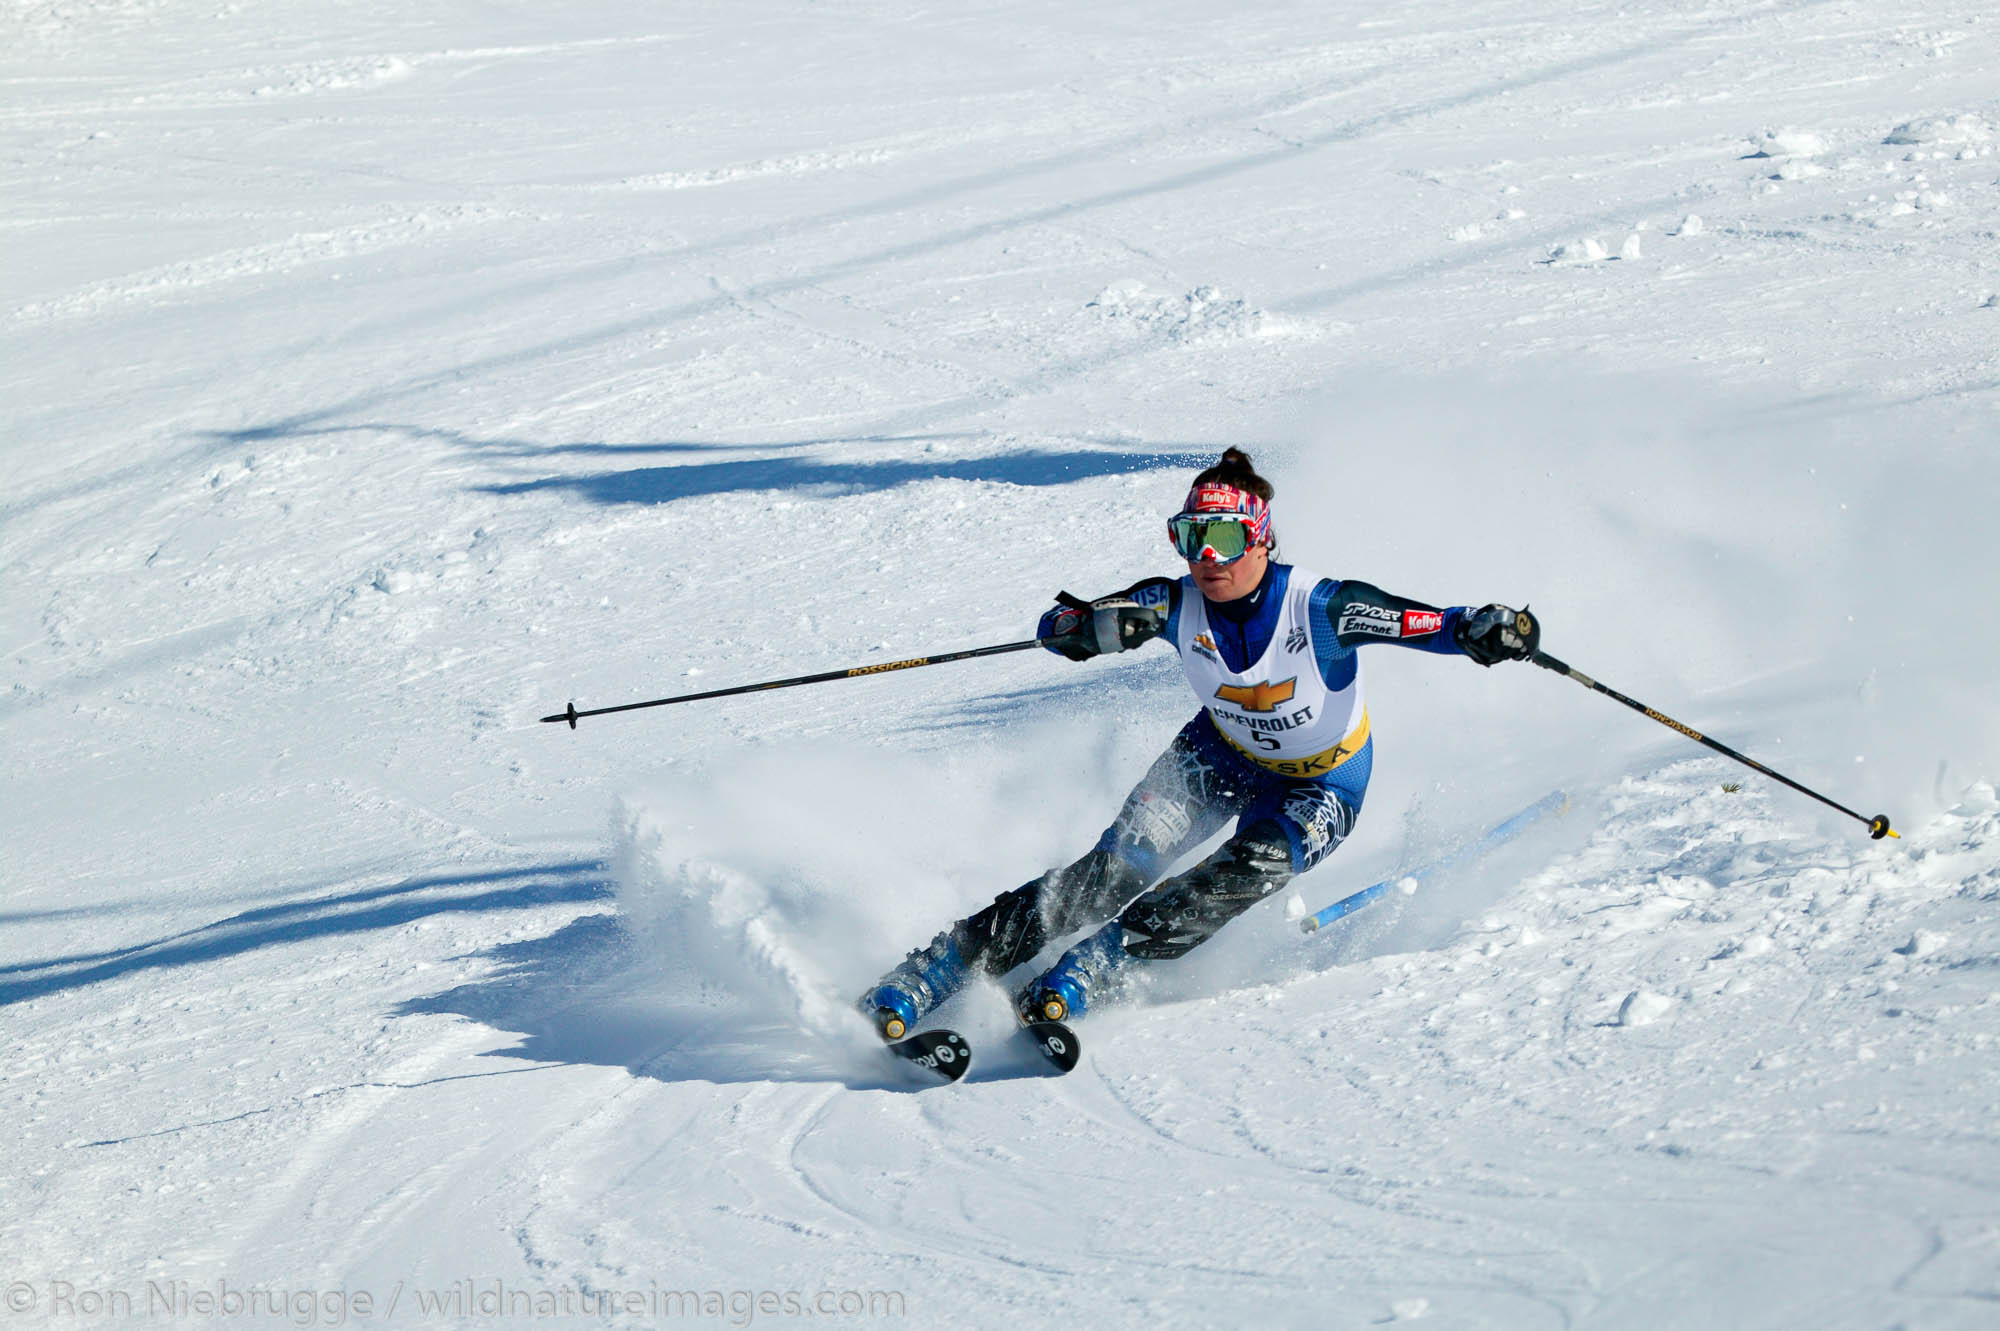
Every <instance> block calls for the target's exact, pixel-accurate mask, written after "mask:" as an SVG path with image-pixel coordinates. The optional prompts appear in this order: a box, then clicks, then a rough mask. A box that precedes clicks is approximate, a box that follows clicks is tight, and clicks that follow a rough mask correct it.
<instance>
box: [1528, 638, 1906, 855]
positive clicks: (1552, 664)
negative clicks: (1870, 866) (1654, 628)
mask: <svg viewBox="0 0 2000 1331" xmlns="http://www.w3.org/2000/svg"><path fill="white" fill-rule="evenodd" d="M1528 659H1529V660H1530V661H1533V662H1534V663H1535V664H1536V665H1538V666H1540V667H1541V668H1542V669H1544V670H1553V671H1555V672H1556V673H1557V674H1558V675H1568V676H1569V677H1570V678H1571V679H1573V680H1575V681H1576V682H1577V683H1579V684H1581V685H1583V686H1584V687H1585V688H1588V689H1595V690H1596V691H1597V692H1599V693H1601V694H1603V695H1604V696H1605V697H1607V698H1612V699H1615V700H1617V701H1618V702H1622V703H1624V704H1625V705H1626V706H1627V707H1630V708H1631V709H1632V710H1633V711H1635V712H1638V713H1639V714H1640V715H1642V716H1650V717H1652V718H1653V720H1655V721H1658V722H1659V723H1660V724H1661V725H1663V726H1665V727H1667V729H1669V730H1678V731H1680V733H1681V734H1683V735H1686V736H1687V737H1688V738H1689V739H1691V740H1693V741H1694V742H1695V743H1697V744H1705V745H1707V746H1708V747H1709V748H1711V749H1714V750H1715V751H1716V752H1717V753H1719V754H1721V755H1722V756H1723V757H1725V758H1734V759H1735V760H1736V761H1737V762H1739V763H1742V764H1743V765H1744V766H1745V767H1748V768H1750V769H1752V770H1753V771H1758V772H1762V773H1763V774H1764V775H1765V776H1768V777H1770V778H1771V779H1772V780H1773V781H1780V782H1783V783H1784V784H1785V785H1788V786H1790V787H1791V788H1792V789H1793V790H1796V791H1798V792H1799V793H1800V794H1801V795H1810V796H1812V797H1813V798H1814V799H1816V800H1818V801H1819V802H1820V803H1821V804H1824V805H1826V806H1827V807H1828V808H1829V809H1838V810H1839V811H1840V812H1842V813H1844V814H1846V815H1847V816H1848V817H1849V818H1852V819H1854V820H1855V821H1856V822H1858V823H1865V824H1867V826H1868V835H1869V836H1871V837H1873V838H1875V839H1876V840H1877V841H1880V840H1881V839H1882V838H1883V837H1885V836H1892V837H1896V838H1897V839H1898V840H1900V839H1901V838H1902V835H1903V834H1902V833H1901V832H1898V831H1897V830H1896V829H1895V828H1893V827H1891V826H1889V815H1888V814H1886V813H1878V814H1876V815H1875V816H1874V817H1873V818H1864V817H1863V816H1862V815H1860V814H1858V813H1856V812H1855V811H1854V810H1852V809H1850V808H1848V807H1847V806H1846V805H1845V804H1837V803H1835V802H1834V801H1833V800H1830V799H1828V798H1827V797H1826V796H1824V795H1822V794H1820V793H1819V792H1818V791H1817V790H1814V789H1812V788H1811V787H1809V786H1802V785H1800V784H1799V783H1798V782H1796V781H1794V780H1792V779H1791V778H1790V777H1788V776H1786V775H1785V774H1784V773H1782V772H1774V771H1772V770H1771V769H1770V768H1768V767H1766V766H1764V764H1762V763H1760V762H1758V761H1757V760H1756V759H1755V758H1752V757H1749V756H1747V755H1745V754H1741V753H1738V752H1737V751H1736V750H1734V749H1732V748H1730V747H1729V746H1728V745H1727V744H1720V743H1717V742H1716V741H1715V740H1712V739H1710V738H1709V737H1708V736H1706V735H1704V734H1702V733H1701V732H1700V731H1699V730H1696V729H1695V728H1694V727H1693V726H1688V725H1683V724H1681V723H1680V722H1679V721H1676V720H1674V719H1673V718H1672V717H1671V716H1668V715H1666V714H1665V713H1664V712H1656V711H1654V710H1653V709H1652V708H1650V707H1648V706H1646V704H1644V703H1642V702H1639V701H1637V700H1636V699H1633V698H1628V697H1626V696H1625V695H1624V694H1622V693H1620V692H1619V691H1618V690H1616V689H1613V688H1607V687H1606V686H1605V685H1603V684H1600V683H1598V682H1597V681H1596V680H1594V679H1592V678H1591V677H1590V676H1589V675H1586V674H1584V673H1583V672H1582V671H1581V670H1576V669H1573V668H1572V667H1570V666H1568V665H1565V664H1564V663H1563V662H1561V661H1558V660H1556V658H1555V657H1553V656H1550V655H1549V654H1548V653H1547V652H1544V651H1542V650H1540V649H1539V648H1537V649H1536V650H1534V651H1532V652H1530V653H1528Z"/></svg>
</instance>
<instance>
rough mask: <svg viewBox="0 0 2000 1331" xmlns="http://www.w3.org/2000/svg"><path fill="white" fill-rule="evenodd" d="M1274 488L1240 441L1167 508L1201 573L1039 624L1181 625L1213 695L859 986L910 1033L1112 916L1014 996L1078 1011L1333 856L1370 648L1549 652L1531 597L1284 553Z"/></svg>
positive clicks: (886, 1017) (1102, 639) (1091, 639)
mask: <svg viewBox="0 0 2000 1331" xmlns="http://www.w3.org/2000/svg"><path fill="white" fill-rule="evenodd" d="M1271 497H1272V488H1271V483H1270V482H1269V481H1268V480H1266V479H1265V478H1264V477H1262V476H1260V475H1258V474H1257V471H1256V469H1255V467H1253V466H1252V465H1251V461H1250V458H1249V457H1248V455H1246V454H1244V453H1243V452H1242V451H1240V450H1238V449H1234V448H1232V449H1230V450H1228V451H1227V452H1225V453H1224V454H1223V455H1222V458H1221V460H1220V461H1219V462H1217V463H1216V464H1215V465H1214V466H1212V467H1210V468H1208V469H1207V470H1205V471H1203V472H1202V473H1200V474H1199V475H1198V476H1196V477H1195V479H1194V484H1193V488H1191V489H1190V490H1189V491H1188V495H1187V502H1186V503H1185V504H1183V505H1182V509H1181V512H1179V513H1177V514H1175V515H1174V516H1173V517H1172V518H1171V519H1169V520H1168V522H1167V533H1168V536H1169V537H1170V538H1171V539H1172V541H1173V546H1174V550H1175V551H1176V552H1177V553H1178V554H1179V555H1180V556H1181V558H1183V559H1185V560H1186V561H1187V570H1188V571H1187V576H1186V577H1183V578H1179V579H1174V578H1148V579H1146V580H1144V581H1142V582H1139V583H1136V584H1134V585H1133V586H1131V587H1129V588H1127V589H1126V590H1124V591H1122V592H1118V593H1115V594H1113V595H1111V596H1106V597H1102V598H1100V599H1098V600H1096V601H1091V602H1088V603H1085V602H1083V601H1081V600H1077V599H1074V598H1071V597H1068V596H1064V597H1062V598H1061V601H1060V603H1059V604H1058V605H1056V606H1054V607H1052V608H1051V609H1050V610H1049V611H1048V612H1047V613H1046V614H1044V615H1043V616H1042V619H1041V623H1040V625H1039V627H1038V629H1037V633H1036V636H1038V637H1039V638H1041V639H1042V640H1043V645H1044V646H1046V647H1047V648H1048V649H1049V650H1050V651H1054V652H1059V653H1061V654H1062V655H1064V656H1067V657H1069V658H1070V659H1071V660H1073V661H1084V660H1088V659H1090V658H1091V657H1093V656H1100V655H1103V654H1105V653H1107V652H1123V651H1130V650H1131V649H1132V648H1135V647H1138V646H1141V645H1143V644H1144V643H1146V642H1149V641H1151V640H1152V639H1154V638H1156V637H1163V638H1165V639H1166V640H1167V641H1168V642H1169V643H1171V644H1173V648H1174V650H1175V651H1177V652H1179V653H1180V658H1181V666H1182V668H1183V669H1184V670H1185V671H1186V672H1187V679H1188V684H1189V685H1190V686H1191V687H1192V688H1193V689H1194V694H1195V697H1196V698H1197V699H1198V700H1199V701H1200V703H1201V710H1200V711H1198V712H1196V713H1195V715H1194V719H1193V720H1191V721H1189V722H1188V723H1187V724H1186V725H1185V726H1182V727H1181V730H1180V733H1179V734H1178V735H1176V736H1174V739H1173V742H1172V743H1171V744H1169V745H1168V746H1167V750H1166V752H1165V753H1162V754H1161V755H1160V756H1159V758H1158V759H1156V760H1155V761H1154V763H1153V765H1152V767H1151V768H1150V769H1149V770H1148V771H1147V772H1146V775H1145V777H1144V778H1143V779H1142V780H1141V781H1140V782H1139V784H1138V786H1137V787H1135V788H1134V789H1133V791H1132V793H1131V794H1130V795H1128V796H1127V797H1126V799H1125V804H1124V807H1123V808H1121V809H1120V810H1119V812H1118V817H1117V818H1116V819H1115V820H1114V821H1113V822H1112V824H1111V826H1110V827H1108V828H1106V829H1105V831H1104V835H1103V836H1101V837H1099V838H1098V841H1097V845H1096V847H1095V848H1094V849H1093V850H1091V852H1090V853H1089V854H1087V855H1085V856H1084V857H1083V858H1082V859H1080V860H1078V861H1076V862H1075V863H1074V864H1071V865H1069V866H1067V867H1065V868H1060V869H1053V870H1051V871H1049V872H1048V873H1046V874H1043V875H1042V876H1041V877H1040V878H1037V879H1035V880H1034V881H1033V882H1031V883H1027V884H1025V885H1023V886H1021V887H1017V888H1015V889H1014V890H1013V891H1011V892H1005V893H1002V894H1001V895H1000V896H998V897H996V898H995V899H994V901H993V904H992V905H990V906H987V907H986V908H985V909H984V910H981V911H979V912H978V913H976V914H974V915H972V916H970V917H968V918H966V919H963V920H960V921H958V923H956V924H954V925H952V926H951V927H950V928H949V929H946V930H945V931H944V932H943V933H940V934H939V935H938V936H937V937H936V938H934V939H932V940H931V942H930V944H929V946H927V947H923V948H919V949H917V950H916V951H914V952H912V953H910V955H909V956H907V957H905V958H904V959H903V962H902V964H900V965H898V966H897V967H896V968H895V969H894V970H891V971H890V972H889V973H888V974H887V975H884V976H883V977H882V979H881V981H880V982H879V983H878V984H877V985H876V986H875V987H874V988H873V989H872V990H870V991H869V992H868V993H867V994H865V995H864V996H863V997H862V999H861V1004H860V1005H861V1008H862V1010H863V1011H864V1012H866V1013H868V1014H870V1015H871V1016H872V1017H873V1018H874V1020H875V1025H876V1029H877V1030H878V1031H879V1032H880V1033H881V1035H882V1037H883V1038H884V1039H887V1040H900V1039H902V1038H904V1037H905V1036H906V1035H908V1034H909V1033H910V1032H911V1031H912V1030H913V1029H914V1028H915V1026H916V1024H917V1023H918V1022H919V1021H920V1020H922V1019H923V1017H924V1016H925V1015H926V1014H927V1013H929V1012H930V1011H931V1010H932V1009H934V1008H936V1007H937V1006H938V1005H939V1004H940V1003H942V1002H944V1001H945V1000H946V999H947V998H949V997H951V995H952V994H954V993H956V992H957V991H958V990H959V989H960V988H961V987H962V986H963V985H964V984H965V983H966V981H967V980H968V979H970V978H971V977H972V975H973V974H974V973H976V972H984V973H985V974H987V975H991V976H994V977H996V978H997V977H1000V976H1004V975H1006V974H1007V973H1008V972H1009V971H1012V970H1014V969H1016V968H1017V967H1019V966H1022V965H1024V964H1026V963H1027V962H1029V961H1032V960H1033V959H1034V958H1035V956H1036V955H1037V954H1038V953H1040V952H1041V951H1042V949H1043V947H1044V946H1045V945H1046V944H1047V943H1048V942H1049V941H1050V940H1051V939H1055V938H1061V937H1063V936H1065V935H1067V934H1070V933H1073V932H1075V931H1076V930H1078V929H1081V928H1083V927H1085V926H1086V925H1089V924H1092V923H1097V922H1105V923H1103V926H1102V927H1101V928H1099V929H1097V930H1096V931H1095V932H1093V933H1091V934H1090V935H1089V936H1088V937H1086V938H1085V939H1084V940H1083V941H1082V942H1080V943H1078V944H1077V945H1076V946H1074V947H1072V948H1070V949H1069V951H1067V952H1065V953H1063V955H1062V956H1061V958H1060V959H1059V960H1057V962H1056V963H1055V965H1053V966H1051V967H1050V968H1049V969H1047V970H1046V971H1043V972H1041V973H1040V974H1038V975H1036V976H1035V977H1034V978H1032V979H1030V980H1029V981H1028V982H1027V983H1026V984H1024V985H1023V986H1022V987H1021V988H1020V989H1019V990H1018V991H1017V993H1016V996H1015V1001H1014V1007H1015V1012H1016V1014H1017V1015H1018V1016H1019V1017H1020V1018H1021V1020H1022V1021H1023V1022H1039V1021H1054V1022H1065V1021H1074V1020H1075V1019H1076V1018H1078V1017H1081V1016H1083V1015H1084V1013H1085V1012H1086V1011H1088V1010H1089V1008H1090V1007H1091V1006H1092V1005H1093V1004H1096V1003H1101V1002H1103V1001H1105V1000H1107V999H1114V998H1116V997H1117V995H1118V993H1119V991H1120V990H1121V989H1123V988H1124V987H1125V986H1126V985H1128V984H1129V983H1130V980H1131V978H1132V977H1133V975H1134V974H1136V973H1137V971H1138V970H1139V969H1140V968H1143V967H1145V966H1150V965H1153V964H1156V963H1158V962H1163V961H1171V960H1173V959H1174V958H1176V957H1179V956H1183V955H1185V954H1186V953H1187V952H1188V951H1189V949H1191V948H1194V947H1198V946H1199V945H1201V944H1202V943H1204V942H1206V941H1207V940H1208V939H1209V938H1211V937H1213V936H1214V935H1215V933H1216V931H1217V930H1219V929H1220V928H1222V926H1223V925H1225V924H1227V923H1228V922H1229V921H1230V920H1232V919H1234V918H1235V917H1236V916H1237V915H1239V914H1241V913H1242V912H1243V911H1244V910H1246V909H1248V908H1249V907H1250V906H1253V905H1255V904H1256V903H1257V902H1259V901H1262V900H1263V899H1264V898H1265V897H1268V896H1270V895H1271V894H1273V893H1274V892H1276V891H1278V889H1280V888H1282V887H1283V886H1285V884H1286V883H1288V882H1290V881H1291V880H1292V878H1293V877H1294V876H1296V875H1298V874H1301V873H1304V872H1305V871H1306V870H1308V869H1310V868H1312V867H1313V866H1314V865H1316V864H1318V863H1319V862H1320V861H1321V860H1324V859H1325V858H1326V857H1327V856H1328V855H1330V854H1332V853H1333V850H1334V848H1335V847H1337V846H1338V845H1340V843H1341V842H1342V841H1343V840H1345V839H1346V838H1347V836H1348V834H1349V833H1350V832H1352V831H1353V830H1354V822H1355V819H1356V817H1358V816H1359V814H1360V812H1361V802H1362V797H1363V796H1364V795H1365V794H1366V792H1367V789H1368V775H1369V770H1370V768H1371V766H1372V764H1373V757H1374V741H1373V740H1372V739H1371V738H1370V736H1369V731H1368V711H1367V708H1366V706H1365V705H1364V700H1363V696H1362V688H1361V661H1360V658H1359V656H1358V654H1357V651H1356V649H1357V648H1360V647H1363V646H1366V645H1368V644H1371V643H1393V644H1396V645H1397V646H1401V647H1410V648H1415V649H1416V650H1418V651H1426V652H1435V653H1438V654H1440V655H1447V656H1453V655H1456V656H1469V657H1471V658H1472V659H1473V660H1474V661H1477V662H1479V664H1481V665H1483V666H1491V665H1493V664H1495V663H1496V662H1500V661H1513V660H1520V659H1523V658H1525V657H1527V656H1528V655H1529V654H1530V653H1531V652H1532V651H1534V650H1535V647H1536V644H1537V642H1538V641H1539V638H1540V633H1539V629H1538V626H1537V625H1536V623H1535V620H1534V618H1533V617H1532V616H1531V615H1529V614H1527V613H1526V612H1525V611H1516V610H1512V609H1510V608H1508V607H1506V606H1503V605H1485V606H1481V607H1480V608H1479V609H1477V610H1472V609H1470V608H1468V607H1465V606H1451V607H1449V608H1443V609H1441V608H1439V607H1436V606H1431V605H1425V604H1424V603H1423V602H1421V601H1411V600H1407V599H1405V598H1403V597H1400V596H1393V595H1391V594H1389V593H1388V592H1385V591H1382V590H1381V589H1379V588H1377V587H1374V586H1371V585H1369V584H1368V583H1365V582H1355V581H1352V580H1343V579H1340V578H1327V577H1321V576H1320V575H1319V574H1317V573H1313V572H1309V571H1307V570H1306V569H1303V568H1299V567H1296V566H1294V565H1290V564H1282V563H1279V562H1278V546H1277V539H1276V537H1275V536H1274V535H1273V533H1272V530H1271ZM1231 818H1234V819H1235V820H1236V827H1235V832H1234V835H1232V836H1231V837H1230V838H1229V839H1228V840H1227V841H1225V842H1223V843H1222V845H1221V847H1220V848H1219V849H1218V850H1216V852H1215V853H1214V854H1212V855H1210V856H1209V857H1208V858H1207V859H1205V860H1203V861H1202V862H1201V863H1199V864H1197V865H1195V866H1194V867H1193V868H1191V869H1189V870H1187V871H1186V872H1185V873H1180V874H1176V875H1174V876H1173V877H1171V878H1167V879H1165V880H1164V881H1156V880H1157V879H1159V876H1160V873H1161V871H1162V870H1163V869H1165V868H1166V867H1167V866H1169V865H1171V864H1173V863H1174V862H1175V861H1176V860H1177V859H1179V858H1180V857H1181V856H1182V855H1184V854H1185V853H1187V852H1188V851H1189V850H1191V849H1192V848H1193V847H1195V846H1197V845H1199V844H1201V843H1202V842H1203V841H1206V840H1207V839H1208V838H1209V837H1210V836H1212V835H1214V834H1215V832H1216V831H1217V830H1219V829H1220V828H1221V827H1222V825H1223V824H1224V823H1226V822H1228V821H1229V820H1230V819H1231ZM1107 921H1108V922H1107Z"/></svg>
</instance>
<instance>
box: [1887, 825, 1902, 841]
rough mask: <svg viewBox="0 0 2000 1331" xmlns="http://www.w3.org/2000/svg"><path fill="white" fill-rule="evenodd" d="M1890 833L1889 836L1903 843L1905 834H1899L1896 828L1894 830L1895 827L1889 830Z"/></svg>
mask: <svg viewBox="0 0 2000 1331" xmlns="http://www.w3.org/2000/svg"><path fill="white" fill-rule="evenodd" d="M1888 832H1889V835H1890V836H1892V837H1894V838H1896V840H1898V841H1901V840H1902V839H1903V834H1902V833H1901V832H1898V831H1897V830H1896V829H1895V828H1893V827H1891V828H1889V829H1888Z"/></svg>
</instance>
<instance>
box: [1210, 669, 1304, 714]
mask: <svg viewBox="0 0 2000 1331" xmlns="http://www.w3.org/2000/svg"><path fill="white" fill-rule="evenodd" d="M1298 682H1299V677H1298V676H1297V675H1293V676H1292V677H1291V678H1290V679H1287V680H1280V681H1279V682H1278V683H1276V684H1252V685H1251V686H1250V687H1249V688H1247V689H1246V688H1244V687H1243V686H1242V685H1241V684H1224V685H1223V686H1222V687H1221V688H1219V689H1217V690H1216V691H1215V696H1216V697H1218V698H1220V699H1222V701H1224V702H1233V703H1235V704H1236V705H1237V706H1238V707H1241V708H1242V709H1243V710H1244V711H1246V712H1275V711H1277V710H1278V704H1279V703H1281V702H1290V701H1291V700H1292V694H1294V693H1295V692H1297V691H1298V687H1297V686H1298Z"/></svg>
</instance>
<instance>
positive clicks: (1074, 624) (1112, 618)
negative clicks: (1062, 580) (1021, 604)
mask: <svg viewBox="0 0 2000 1331" xmlns="http://www.w3.org/2000/svg"><path fill="white" fill-rule="evenodd" d="M1166 624H1167V615H1166V612H1165V611H1164V610H1161V609H1159V608H1157V607H1155V606H1149V605H1140V604H1139V603H1138V602H1136V601H1134V600H1133V599H1132V598H1131V597H1129V596H1126V595H1124V594H1123V593H1121V594H1119V595H1117V596H1102V597H1099V598H1098V599H1097V600H1095V601H1084V600H1080V599H1079V598H1077V597H1074V596H1071V595H1070V594H1069V593H1068V592H1063V593H1061V594H1060V595H1058V596H1057V597H1056V604H1055V605H1053V606H1051V607H1050V608H1049V609H1048V611H1047V612H1046V613H1044V614H1043V615H1042V622H1041V623H1040V624H1039V625H1037V626H1036V628H1035V636H1036V637H1038V638H1043V639H1051V638H1052V639H1054V640H1055V641H1053V642H1048V643H1046V644H1045V645H1046V646H1047V647H1048V649H1049V650H1050V651H1052V652H1061V653H1062V654H1063V655H1064V656H1067V657H1068V658H1069V659H1070V660H1072V661H1088V660H1089V659H1090V658H1091V657H1093V656H1098V655H1101V654H1103V653H1105V652H1122V651H1125V650H1127V649H1129V648H1132V647H1137V646H1139V645H1140V644H1141V643H1144V642H1148V641H1150V640H1151V639H1153V638H1156V637H1158V636H1159V633H1160V630H1161V629H1163V628H1165V627H1166Z"/></svg>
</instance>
